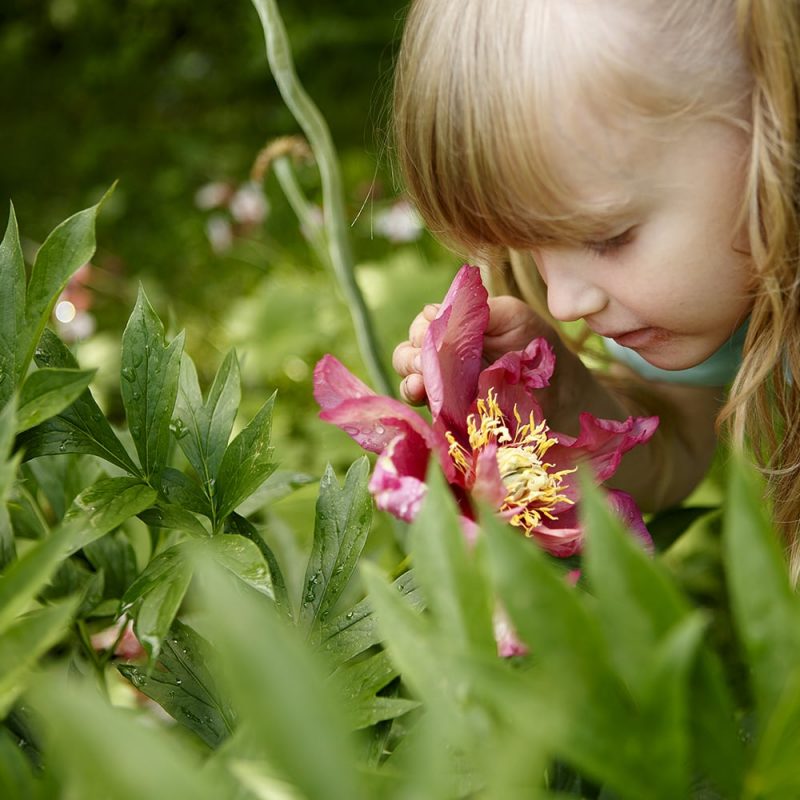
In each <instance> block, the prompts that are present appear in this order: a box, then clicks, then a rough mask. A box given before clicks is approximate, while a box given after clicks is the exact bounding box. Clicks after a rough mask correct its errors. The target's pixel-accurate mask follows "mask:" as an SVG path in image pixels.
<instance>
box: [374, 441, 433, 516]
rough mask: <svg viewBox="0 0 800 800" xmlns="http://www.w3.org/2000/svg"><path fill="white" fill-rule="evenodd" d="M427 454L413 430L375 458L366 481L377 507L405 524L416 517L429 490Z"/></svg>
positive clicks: (393, 442) (392, 442)
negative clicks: (369, 477) (368, 479)
mask: <svg viewBox="0 0 800 800" xmlns="http://www.w3.org/2000/svg"><path fill="white" fill-rule="evenodd" d="M428 452H429V451H428V449H427V448H426V447H425V444H424V442H423V441H422V440H421V438H420V437H419V436H418V435H417V434H416V433H414V431H407V432H406V433H405V435H401V436H397V437H396V438H395V439H393V440H392V441H391V442H389V444H388V445H387V447H386V449H385V450H384V451H383V452H382V453H381V454H380V456H378V459H377V461H376V462H375V470H374V472H373V473H372V478H371V479H370V482H369V490H370V493H371V494H372V495H373V497H374V498H375V504H376V505H377V506H378V508H380V509H381V510H382V511H388V512H389V513H390V514H393V515H394V516H395V517H397V518H398V519H402V520H405V521H406V522H411V521H412V520H413V519H414V517H416V515H417V513H418V512H419V509H420V506H421V505H422V501H423V499H424V498H425V494H426V492H427V490H428V487H427V486H426V485H425V475H426V472H427V467H428Z"/></svg>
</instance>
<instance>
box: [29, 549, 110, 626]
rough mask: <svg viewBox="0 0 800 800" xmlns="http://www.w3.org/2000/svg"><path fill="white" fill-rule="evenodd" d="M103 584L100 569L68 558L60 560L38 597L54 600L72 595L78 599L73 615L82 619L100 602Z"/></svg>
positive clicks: (102, 575)
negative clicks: (97, 570) (96, 569)
mask: <svg viewBox="0 0 800 800" xmlns="http://www.w3.org/2000/svg"><path fill="white" fill-rule="evenodd" d="M104 584H105V575H104V574H103V572H102V570H101V571H99V572H96V571H94V570H91V569H89V568H88V567H87V566H86V565H85V564H84V563H83V562H82V561H79V560H77V559H73V558H68V559H66V560H65V561H62V562H61V564H60V565H59V567H58V569H57V570H56V571H55V574H54V575H53V577H52V578H51V579H50V584H49V585H48V586H46V587H45V588H44V590H43V591H42V592H41V594H40V595H39V599H40V600H47V601H54V600H61V599H63V598H65V597H74V598H75V599H76V600H77V601H78V607H77V609H76V611H75V616H76V617H77V618H78V619H82V618H85V617H86V616H88V615H89V614H90V612H91V611H93V610H94V609H95V608H97V606H98V605H99V604H100V603H101V602H102V600H103V586H104Z"/></svg>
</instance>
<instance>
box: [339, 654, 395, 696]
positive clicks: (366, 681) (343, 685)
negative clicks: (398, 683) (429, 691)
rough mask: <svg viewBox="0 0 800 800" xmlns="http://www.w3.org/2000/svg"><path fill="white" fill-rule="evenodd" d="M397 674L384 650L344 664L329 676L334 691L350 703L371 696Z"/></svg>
mask: <svg viewBox="0 0 800 800" xmlns="http://www.w3.org/2000/svg"><path fill="white" fill-rule="evenodd" d="M397 675H398V672H397V669H396V668H395V666H394V664H392V662H391V661H390V660H389V656H388V654H387V653H386V652H385V651H381V652H379V653H376V654H375V655H373V656H370V657H369V658H365V659H362V660H361V661H356V662H354V663H350V664H346V665H345V666H343V667H340V668H339V669H337V670H336V671H335V672H334V673H333V674H332V675H331V677H330V679H329V680H330V682H331V685H332V687H333V688H335V690H336V692H337V693H338V694H339V695H340V696H341V697H342V698H343V699H344V700H345V702H346V703H348V704H350V703H352V702H354V701H356V700H361V699H363V698H365V697H373V696H374V695H375V694H376V693H377V692H379V691H380V690H381V689H383V688H384V687H385V686H387V685H388V684H389V683H391V681H393V680H394V679H395V678H396V677H397Z"/></svg>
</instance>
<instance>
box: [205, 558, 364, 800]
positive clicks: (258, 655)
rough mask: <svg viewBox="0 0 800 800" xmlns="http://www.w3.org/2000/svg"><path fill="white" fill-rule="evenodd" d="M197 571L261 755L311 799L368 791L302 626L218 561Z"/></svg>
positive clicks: (348, 799)
mask: <svg viewBox="0 0 800 800" xmlns="http://www.w3.org/2000/svg"><path fill="white" fill-rule="evenodd" d="M199 555H200V554H199V553H198V556H199ZM196 575H197V577H198V585H199V591H198V598H199V597H203V598H207V600H206V602H205V603H204V608H203V614H202V621H203V629H202V632H203V634H204V636H206V638H207V639H208V640H209V641H213V642H214V644H215V647H216V649H217V653H218V655H219V658H220V661H221V662H222V667H221V670H220V675H221V676H224V678H225V680H226V684H227V686H226V688H227V691H229V692H230V695H231V698H232V699H233V701H234V703H235V707H236V710H237V713H238V714H239V718H240V722H241V729H242V730H243V732H247V735H248V736H249V737H252V741H253V742H255V743H257V745H258V752H259V754H260V757H261V758H262V759H266V760H267V761H268V762H269V763H270V765H271V766H273V767H274V768H275V769H276V770H278V772H279V774H281V775H282V776H283V777H284V778H285V779H286V780H288V781H289V782H290V783H291V784H292V785H294V786H296V787H297V788H298V790H299V791H300V794H301V796H303V797H308V798H325V800H352V798H357V797H363V796H364V792H363V790H362V789H363V787H362V786H361V781H360V778H359V776H358V774H357V772H356V770H355V768H354V764H355V751H354V748H353V742H352V741H351V739H350V736H349V735H348V732H347V724H346V721H345V719H346V718H345V715H344V712H343V710H342V709H341V708H340V707H339V706H338V704H337V702H336V698H335V696H334V695H333V694H332V693H331V692H330V691H328V690H327V687H326V686H325V683H324V677H323V670H322V669H321V665H320V664H319V663H316V662H315V660H314V658H313V653H312V651H310V650H309V648H308V647H307V646H305V644H304V642H302V641H301V639H300V636H299V632H298V631H297V630H296V629H295V628H294V626H290V625H288V624H286V623H285V621H284V618H283V615H279V614H278V613H277V610H276V608H275V606H274V605H273V604H272V603H267V602H259V599H260V598H259V597H258V595H256V594H254V593H253V592H242V591H241V590H240V588H239V587H240V584H239V582H238V581H235V579H232V576H229V574H226V573H225V571H224V570H220V568H219V567H218V566H217V565H215V564H213V562H212V563H209V562H208V561H207V560H203V561H202V563H201V564H200V565H198V568H197V569H196ZM212 598H213V600H212ZM234 619H235V620H236V624H235V625H233V624H231V621H232V620H234ZM298 743H302V746H298Z"/></svg>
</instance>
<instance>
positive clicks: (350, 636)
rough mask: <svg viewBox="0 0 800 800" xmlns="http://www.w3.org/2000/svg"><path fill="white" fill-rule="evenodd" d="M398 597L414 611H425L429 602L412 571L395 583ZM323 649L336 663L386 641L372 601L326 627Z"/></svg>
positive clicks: (394, 587) (342, 615)
mask: <svg viewBox="0 0 800 800" xmlns="http://www.w3.org/2000/svg"><path fill="white" fill-rule="evenodd" d="M392 588H393V589H394V590H395V592H394V596H398V595H399V596H400V597H402V598H404V599H405V600H406V601H407V603H408V604H409V605H410V606H411V607H412V608H414V609H422V608H423V607H424V605H425V601H424V599H423V597H422V592H421V591H420V589H419V587H418V586H417V584H416V582H415V580H414V575H413V572H412V571H410V570H409V571H408V572H404V573H403V574H402V575H401V576H400V577H399V578H397V580H395V581H394V582H393V583H392ZM320 637H321V640H322V642H321V645H320V646H321V648H322V650H323V651H324V652H325V654H326V655H328V656H330V657H331V659H332V660H333V662H334V663H342V662H344V661H347V660H348V659H350V658H353V656H356V655H358V654H359V653H363V652H364V651H365V650H367V649H368V648H370V647H372V646H373V645H376V644H379V643H380V642H381V641H382V636H381V632H380V629H379V625H378V621H377V619H376V617H375V614H374V613H373V610H372V604H371V603H370V601H369V598H366V599H364V600H362V601H361V602H360V603H357V604H356V605H355V606H353V608H351V609H350V610H349V611H345V612H343V613H341V614H340V615H339V616H338V617H336V618H335V619H333V620H330V621H329V622H326V623H325V624H324V625H323V626H322V630H321V632H320Z"/></svg>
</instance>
